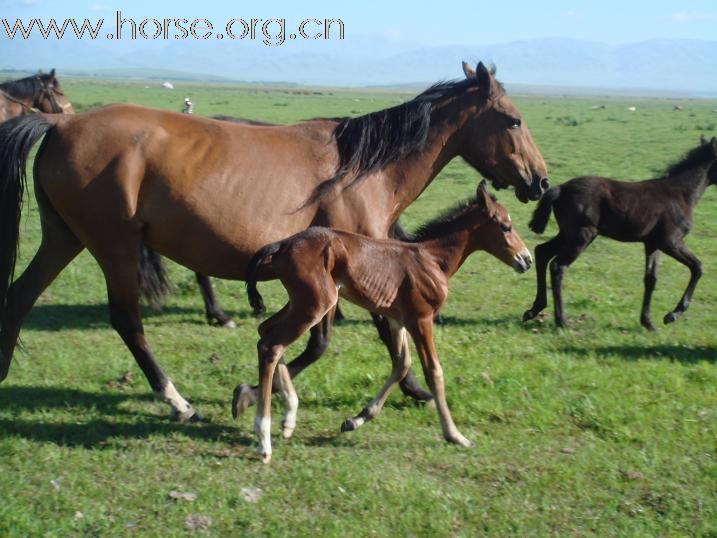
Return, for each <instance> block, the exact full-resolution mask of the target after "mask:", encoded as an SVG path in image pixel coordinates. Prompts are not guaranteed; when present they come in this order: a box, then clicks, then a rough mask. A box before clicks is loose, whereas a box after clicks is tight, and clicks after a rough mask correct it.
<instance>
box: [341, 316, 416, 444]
mask: <svg viewBox="0 0 717 538" xmlns="http://www.w3.org/2000/svg"><path fill="white" fill-rule="evenodd" d="M389 331H390V333H391V334H390V339H391V349H392V350H394V351H393V354H392V355H391V364H392V367H391V375H390V376H389V378H388V380H387V381H386V383H385V384H384V385H383V387H382V388H381V390H380V391H379V392H378V394H377V395H376V397H375V398H374V399H373V400H372V401H371V403H370V404H369V405H367V406H366V407H364V408H363V410H362V411H361V412H360V413H359V414H358V415H356V416H355V417H353V418H350V419H347V420H345V421H344V423H343V424H341V431H342V432H347V431H353V430H355V429H358V428H359V427H361V426H362V425H363V424H364V423H365V422H367V421H369V420H371V419H373V418H375V417H376V416H377V415H378V414H379V413H380V412H381V409H383V405H384V404H385V403H386V399H387V398H388V395H389V394H390V393H391V391H392V390H393V388H394V387H395V386H396V383H398V382H399V381H400V380H401V379H403V378H404V377H406V374H407V373H408V369H409V368H410V367H411V348H410V346H409V345H408V338H407V335H406V329H404V328H403V327H402V326H401V325H399V324H398V323H397V322H395V321H393V320H390V321H389Z"/></svg>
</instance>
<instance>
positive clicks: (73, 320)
mask: <svg viewBox="0 0 717 538" xmlns="http://www.w3.org/2000/svg"><path fill="white" fill-rule="evenodd" d="M230 315H233V317H234V319H235V320H237V321H239V320H243V319H249V318H250V317H251V316H250V314H249V311H242V312H235V313H231V314H230ZM171 316H183V317H184V319H182V321H181V322H182V323H183V324H192V325H202V326H207V325H208V324H207V322H206V321H205V319H204V312H202V311H201V310H200V309H198V308H196V309H195V308H184V307H180V306H165V307H163V308H162V311H161V312H155V311H153V310H151V309H150V308H148V307H142V319H151V320H153V323H154V324H157V321H158V320H160V321H161V319H162V317H165V318H166V319H167V323H173V324H174V323H177V320H176V319H173V318H172V317H171ZM23 328H26V329H34V330H38V331H58V330H61V329H108V328H110V315H109V308H108V307H107V305H106V304H92V305H88V304H75V305H72V304H64V305H35V306H34V307H33V309H32V310H31V311H30V314H29V316H28V317H27V320H26V321H25V323H23Z"/></svg>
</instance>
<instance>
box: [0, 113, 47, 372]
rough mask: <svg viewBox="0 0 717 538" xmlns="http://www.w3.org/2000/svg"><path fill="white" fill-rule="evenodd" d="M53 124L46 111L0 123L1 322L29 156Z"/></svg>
mask: <svg viewBox="0 0 717 538" xmlns="http://www.w3.org/2000/svg"><path fill="white" fill-rule="evenodd" d="M54 125H55V122H53V121H52V120H50V119H49V118H48V117H46V116H45V115H44V114H31V115H28V116H18V117H16V118H12V119H10V120H8V121H6V122H4V123H2V124H0V323H1V322H2V321H4V319H5V314H6V312H5V310H6V306H7V292H8V289H9V288H10V284H11V283H12V281H13V278H14V276H15V262H16V260H17V251H18V243H19V239H20V214H21V212H22V202H23V194H24V192H25V187H26V186H27V157H28V155H29V154H30V150H31V149H32V147H33V145H35V142H37V141H38V140H40V138H42V137H43V136H44V135H45V134H46V133H47V132H48V131H49V130H50V129H51V128H52V127H54ZM0 377H2V376H1V375H0Z"/></svg>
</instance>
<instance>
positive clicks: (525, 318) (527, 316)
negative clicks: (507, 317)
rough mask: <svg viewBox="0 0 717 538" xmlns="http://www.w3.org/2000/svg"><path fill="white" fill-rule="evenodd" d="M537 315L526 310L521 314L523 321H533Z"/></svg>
mask: <svg viewBox="0 0 717 538" xmlns="http://www.w3.org/2000/svg"><path fill="white" fill-rule="evenodd" d="M537 315H538V314H537V313H535V312H533V311H532V310H526V311H525V312H523V321H530V320H531V319H534V318H535V316H537Z"/></svg>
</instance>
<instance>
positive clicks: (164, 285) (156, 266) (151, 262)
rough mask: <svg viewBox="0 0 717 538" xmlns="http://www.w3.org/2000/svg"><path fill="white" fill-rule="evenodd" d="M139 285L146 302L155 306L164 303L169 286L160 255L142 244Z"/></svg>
mask: <svg viewBox="0 0 717 538" xmlns="http://www.w3.org/2000/svg"><path fill="white" fill-rule="evenodd" d="M139 287H140V290H141V291H142V295H143V296H144V298H145V299H146V300H147V302H148V303H149V304H151V305H156V306H162V304H164V299H165V298H166V297H167V295H168V294H169V290H170V287H171V286H170V284H169V277H168V276H167V270H166V269H165V268H164V264H163V263H162V256H160V255H159V254H157V253H156V252H155V251H154V250H152V249H151V248H149V247H147V246H144V245H143V246H142V253H141V254H140V258H139Z"/></svg>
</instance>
